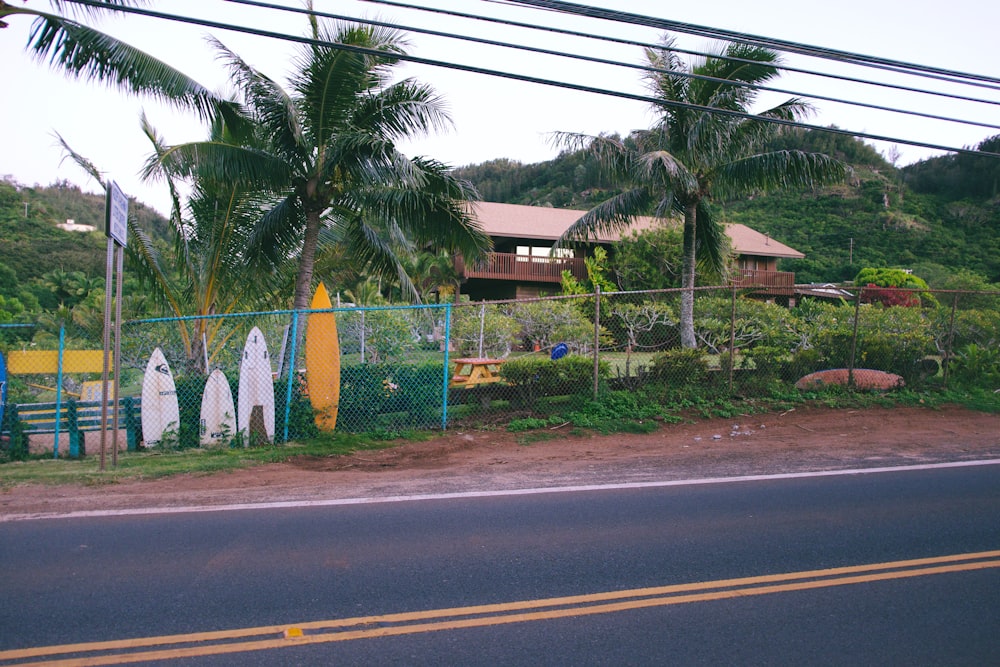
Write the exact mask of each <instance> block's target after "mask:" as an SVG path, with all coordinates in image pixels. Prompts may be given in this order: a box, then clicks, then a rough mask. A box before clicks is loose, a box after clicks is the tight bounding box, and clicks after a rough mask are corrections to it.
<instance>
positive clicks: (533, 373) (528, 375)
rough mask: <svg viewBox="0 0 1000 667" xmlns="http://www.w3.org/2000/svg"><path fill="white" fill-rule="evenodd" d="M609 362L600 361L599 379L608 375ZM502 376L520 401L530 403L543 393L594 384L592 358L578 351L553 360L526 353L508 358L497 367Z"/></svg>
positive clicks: (586, 390)
mask: <svg viewBox="0 0 1000 667" xmlns="http://www.w3.org/2000/svg"><path fill="white" fill-rule="evenodd" d="M609 373H610V366H609V365H608V363H607V362H604V361H602V362H601V363H600V366H599V367H598V379H607V377H608V375H609ZM500 377H502V378H503V379H504V380H505V381H506V382H507V383H508V384H509V385H511V387H512V388H513V392H514V396H515V399H516V400H517V401H518V402H519V403H520V404H521V405H531V404H532V403H533V402H534V401H535V400H536V399H538V398H540V397H542V396H564V395H567V394H587V393H589V392H591V391H592V390H593V386H594V360H593V359H591V358H590V357H584V356H582V355H578V354H570V355H566V356H565V357H563V358H562V359H557V360H555V361H553V360H551V359H547V358H544V357H533V356H525V357H518V358H515V359H510V360H508V361H507V363H505V364H504V365H503V366H501V367H500Z"/></svg>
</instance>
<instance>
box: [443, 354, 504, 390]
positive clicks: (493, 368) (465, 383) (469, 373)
mask: <svg viewBox="0 0 1000 667" xmlns="http://www.w3.org/2000/svg"><path fill="white" fill-rule="evenodd" d="M452 361H453V363H454V364H455V372H454V373H452V376H451V382H450V383H449V386H451V387H465V388H469V387H475V386H477V385H482V384H491V383H493V382H502V381H503V378H501V377H500V366H501V365H503V363H504V361H506V360H505V359H488V358H486V357H461V358H459V359H453V360H452Z"/></svg>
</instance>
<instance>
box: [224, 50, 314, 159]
mask: <svg viewBox="0 0 1000 667" xmlns="http://www.w3.org/2000/svg"><path fill="white" fill-rule="evenodd" d="M208 42H209V44H210V45H212V46H213V47H214V48H215V50H216V51H217V52H218V54H219V56H218V57H219V59H220V60H222V61H223V62H224V63H225V64H226V66H227V68H228V69H229V73H230V76H231V77H232V79H233V81H234V83H235V84H236V87H237V89H238V90H240V91H241V92H242V95H243V99H244V103H245V104H246V107H247V108H248V110H249V113H250V115H251V116H252V118H250V119H247V118H245V116H244V115H242V114H241V115H240V116H239V117H238V122H235V123H234V122H232V121H230V122H229V127H231V128H234V129H236V130H238V131H234V132H233V135H234V136H233V137H232V139H233V141H232V142H231V143H236V144H241V145H243V144H247V143H250V137H251V136H252V134H253V133H252V132H251V130H250V128H249V127H246V125H247V124H253V127H256V129H257V133H258V134H262V135H264V136H265V137H266V138H267V141H268V143H269V144H270V145H271V146H272V147H273V150H275V152H278V153H280V154H281V155H283V156H286V157H287V158H288V159H290V160H296V159H303V158H304V155H303V152H304V151H303V150H302V146H303V145H305V143H306V142H305V140H304V137H303V132H304V131H303V128H302V126H301V121H300V119H299V117H298V112H297V110H296V107H295V103H294V102H293V101H292V99H291V97H290V96H289V95H288V93H286V92H285V90H284V89H283V88H282V87H281V86H280V85H279V84H278V83H276V82H275V81H273V80H272V79H271V78H269V77H267V76H266V75H264V74H262V73H261V72H260V71H258V70H257V69H255V68H254V67H252V66H251V65H250V64H248V63H247V62H246V61H245V60H243V58H241V57H240V56H239V55H237V54H236V53H234V52H233V51H232V50H230V49H229V48H228V47H227V46H226V45H225V44H223V43H222V42H221V41H219V40H218V39H216V38H214V37H211V38H209V40H208Z"/></svg>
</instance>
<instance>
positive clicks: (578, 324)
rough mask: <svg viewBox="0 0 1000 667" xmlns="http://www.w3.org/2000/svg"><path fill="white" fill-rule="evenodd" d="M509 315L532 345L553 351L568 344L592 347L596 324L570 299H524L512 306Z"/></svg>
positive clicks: (527, 341) (522, 335)
mask: <svg viewBox="0 0 1000 667" xmlns="http://www.w3.org/2000/svg"><path fill="white" fill-rule="evenodd" d="M510 316H511V317H512V318H514V320H515V321H516V322H517V323H518V325H519V326H520V336H521V338H522V339H524V341H525V342H526V343H527V344H528V345H529V347H528V349H531V348H532V347H534V346H536V345H537V346H538V348H539V349H540V350H546V351H548V350H550V349H551V348H552V347H553V346H554V345H556V344H557V343H563V342H564V343H566V344H567V345H569V347H570V348H571V349H573V350H583V349H586V348H587V346H588V345H591V346H592V343H593V338H594V325H593V323H592V322H589V321H588V320H587V318H585V317H584V316H583V315H582V314H581V313H580V310H579V309H578V308H576V307H575V306H574V304H573V303H572V302H570V301H522V302H517V303H515V304H513V305H512V307H511V308H510Z"/></svg>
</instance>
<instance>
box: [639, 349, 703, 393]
mask: <svg viewBox="0 0 1000 667" xmlns="http://www.w3.org/2000/svg"><path fill="white" fill-rule="evenodd" d="M707 375H708V357H707V356H706V354H705V352H704V350H701V349H688V348H676V349H673V350H667V351H666V352H660V353H658V354H656V355H654V356H653V368H652V376H653V379H654V380H655V381H657V382H660V383H665V384H670V385H672V386H678V387H684V386H689V385H694V384H699V383H701V382H703V381H704V380H705V378H706V376H707Z"/></svg>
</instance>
